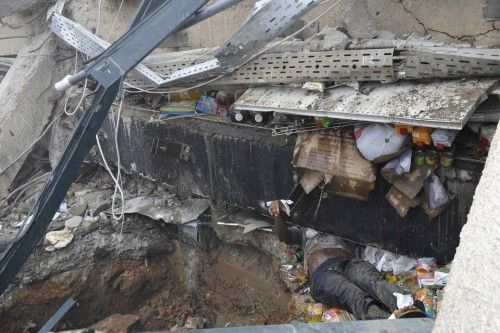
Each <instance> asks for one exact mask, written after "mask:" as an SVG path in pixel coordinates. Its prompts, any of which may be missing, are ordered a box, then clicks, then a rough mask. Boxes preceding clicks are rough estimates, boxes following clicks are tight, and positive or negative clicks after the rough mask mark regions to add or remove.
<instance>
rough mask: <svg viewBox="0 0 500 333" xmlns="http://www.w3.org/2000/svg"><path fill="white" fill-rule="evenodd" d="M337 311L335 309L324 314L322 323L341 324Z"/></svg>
mask: <svg viewBox="0 0 500 333" xmlns="http://www.w3.org/2000/svg"><path fill="white" fill-rule="evenodd" d="M337 311H338V310H337V309H335V308H332V309H328V310H326V311H325V312H323V317H322V318H321V321H322V322H324V323H340V316H339V313H338V312H337Z"/></svg>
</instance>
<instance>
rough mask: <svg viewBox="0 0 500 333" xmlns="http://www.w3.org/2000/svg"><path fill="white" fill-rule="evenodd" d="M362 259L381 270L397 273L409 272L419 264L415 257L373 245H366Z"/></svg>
mask: <svg viewBox="0 0 500 333" xmlns="http://www.w3.org/2000/svg"><path fill="white" fill-rule="evenodd" d="M361 259H362V260H365V261H368V262H369V263H371V264H372V265H374V266H375V267H376V268H377V270H378V271H379V272H380V271H384V272H393V273H394V274H395V275H398V274H401V273H402V272H407V271H409V270H411V269H412V268H413V267H415V265H416V264H417V261H416V260H415V259H412V258H409V257H405V256H400V255H398V254H395V253H392V252H390V251H386V250H382V249H377V248H376V247H373V246H367V247H365V249H364V251H363V253H362V254H361Z"/></svg>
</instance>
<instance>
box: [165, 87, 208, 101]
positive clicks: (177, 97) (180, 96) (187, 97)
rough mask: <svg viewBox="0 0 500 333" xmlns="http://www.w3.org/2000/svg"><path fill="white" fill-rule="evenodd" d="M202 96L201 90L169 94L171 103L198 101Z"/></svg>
mask: <svg viewBox="0 0 500 333" xmlns="http://www.w3.org/2000/svg"><path fill="white" fill-rule="evenodd" d="M201 96H202V92H201V90H187V91H181V92H173V93H169V94H168V100H169V101H170V102H181V101H197V100H198V99H200V97H201Z"/></svg>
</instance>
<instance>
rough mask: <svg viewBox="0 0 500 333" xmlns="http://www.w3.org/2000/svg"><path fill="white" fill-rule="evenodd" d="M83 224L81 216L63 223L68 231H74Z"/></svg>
mask: <svg viewBox="0 0 500 333" xmlns="http://www.w3.org/2000/svg"><path fill="white" fill-rule="evenodd" d="M82 222H83V217H81V216H73V217H72V218H70V219H68V220H66V221H65V222H64V226H65V227H66V228H68V229H75V228H78V227H79V226H80V224H82Z"/></svg>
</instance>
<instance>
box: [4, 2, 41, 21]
mask: <svg viewBox="0 0 500 333" xmlns="http://www.w3.org/2000/svg"><path fill="white" fill-rule="evenodd" d="M41 2H44V1H43V0H0V18H1V17H4V16H7V15H10V14H12V13H15V12H19V11H23V10H26V9H28V8H30V7H31V6H33V5H35V4H37V3H41Z"/></svg>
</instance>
